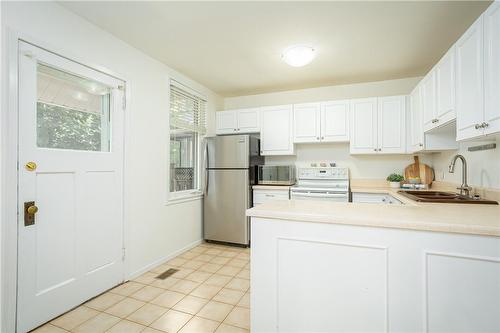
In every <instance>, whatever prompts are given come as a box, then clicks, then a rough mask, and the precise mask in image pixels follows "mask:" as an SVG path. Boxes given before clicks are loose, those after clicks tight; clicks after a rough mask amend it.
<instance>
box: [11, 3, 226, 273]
mask: <svg viewBox="0 0 500 333" xmlns="http://www.w3.org/2000/svg"><path fill="white" fill-rule="evenodd" d="M1 6H2V16H3V17H2V18H3V21H2V32H5V30H6V29H10V30H12V31H15V32H17V33H20V34H22V36H23V37H25V38H27V39H28V40H29V41H32V42H35V43H37V42H41V43H43V44H44V46H48V48H49V49H52V50H54V51H57V52H58V53H61V54H64V55H65V56H67V57H70V58H74V57H76V58H77V59H79V60H83V61H84V62H85V63H86V64H91V65H95V66H99V67H101V68H104V69H106V70H108V71H111V72H113V73H116V74H118V76H120V77H122V78H125V79H126V80H127V89H128V92H129V94H130V95H129V96H130V98H129V100H128V105H127V107H128V109H127V113H126V129H125V133H126V150H125V223H126V224H128V225H129V226H130V229H129V230H130V233H129V240H130V243H129V248H128V249H127V255H128V259H127V260H128V271H129V273H134V272H138V271H140V270H142V269H144V268H146V267H148V266H149V265H151V264H153V263H155V262H157V261H158V260H162V259H163V258H165V257H167V256H169V255H172V254H174V253H175V252H176V251H178V250H180V249H182V248H184V247H186V246H189V245H190V244H193V243H194V242H197V241H200V240H201V237H202V201H201V200H197V201H191V202H187V203H180V204H176V205H170V206H167V205H166V196H167V189H168V178H167V176H168V173H167V165H168V135H169V127H168V107H169V100H168V91H169V90H168V89H169V78H175V79H176V80H178V81H180V82H181V83H183V84H185V85H187V86H189V87H191V88H193V89H194V90H196V91H198V92H200V93H201V94H203V95H205V96H206V97H207V98H208V109H209V132H213V129H214V119H215V118H214V117H215V113H214V111H215V109H216V107H218V104H219V106H220V105H221V103H222V100H221V99H220V98H219V97H218V96H217V95H216V94H214V93H213V92H211V91H210V90H208V89H206V88H205V87H203V86H201V85H200V84H197V83H196V82H193V81H192V80H190V79H189V78H187V77H184V76H183V75H181V74H179V73H177V72H176V71H174V70H172V69H171V68H169V67H167V66H165V65H163V64H162V63H160V62H158V61H156V60H153V59H152V58H150V57H148V56H146V55H145V54H143V53H142V52H140V51H138V50H137V49H134V48H132V47H131V46H129V45H127V44H125V43H124V42H122V41H120V40H118V39H117V38H115V37H114V36H112V35H110V34H108V33H107V32H105V31H103V30H101V29H99V28H98V27H96V26H94V25H92V24H90V23H89V22H87V21H85V20H83V19H82V18H80V17H78V16H76V15H74V14H72V13H71V12H69V11H67V10H65V9H64V8H62V7H61V6H59V5H57V4H56V3H52V2H3V1H2V2H1ZM4 46H5V44H3V45H2V59H4V58H5V57H6V50H5V47H4ZM5 81H6V76H3V77H2V82H5ZM4 106H5V105H4V104H3V105H2V109H4ZM2 120H4V119H2ZM4 180H5V179H3V181H4ZM13 194H14V193H12V195H13ZM3 223H9V224H16V221H15V220H7V221H2V224H3Z"/></svg>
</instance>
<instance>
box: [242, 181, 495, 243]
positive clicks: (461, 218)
mask: <svg viewBox="0 0 500 333" xmlns="http://www.w3.org/2000/svg"><path fill="white" fill-rule="evenodd" d="M351 190H352V192H365V193H385V194H390V195H392V196H394V197H395V198H397V199H398V200H400V201H402V202H403V203H404V205H385V204H368V203H339V202H328V201H309V200H307V201H302V200H282V201H271V202H266V203H264V204H261V205H258V206H256V207H253V208H250V209H248V210H247V216H251V217H262V218H270V219H283V220H291V221H303V222H315V223H334V224H349V225H359V226H370V227H385V228H399V229H411V230H421V231H437V232H449V233H460V234H469V235H484V236H495V237H500V205H481V204H451V203H450V204H446V203H419V202H415V201H412V200H410V199H408V198H406V197H404V196H401V195H400V194H398V193H397V190H395V189H390V188H365V187H355V188H352V189H351Z"/></svg>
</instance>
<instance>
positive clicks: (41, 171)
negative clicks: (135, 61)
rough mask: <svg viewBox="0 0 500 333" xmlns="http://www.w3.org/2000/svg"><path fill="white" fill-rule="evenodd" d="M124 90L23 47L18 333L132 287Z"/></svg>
mask: <svg viewBox="0 0 500 333" xmlns="http://www.w3.org/2000/svg"><path fill="white" fill-rule="evenodd" d="M120 84H123V83H122V82H121V81H119V80H117V79H115V78H113V77H110V76H108V75H105V74H103V73H100V72H97V71H95V70H92V69H90V68H88V67H86V66H83V65H80V64H77V63H75V62H72V61H70V60H68V59H66V58H63V57H60V56H57V55H54V54H52V53H50V52H47V51H44V50H42V49H39V48H37V47H34V46H32V45H30V44H27V43H24V42H20V44H19V151H18V158H19V173H18V175H19V179H18V181H19V185H18V186H19V192H18V193H19V197H18V211H19V221H18V235H19V236H18V237H19V239H18V249H19V251H18V302H17V327H18V332H26V331H28V330H30V329H33V328H34V327H37V326H39V325H41V324H43V323H44V322H46V321H48V320H50V319H52V318H54V317H56V316H58V315H60V314H62V313H64V312H66V311H68V310H70V309H71V308H73V307H75V306H77V305H79V304H80V303H82V302H84V301H86V300H87V299H89V298H91V297H93V296H96V295H97V294H99V293H101V292H103V291H105V290H107V289H109V288H111V287H113V286H115V285H117V284H119V283H120V282H122V281H123V250H124V249H123V213H122V210H123V204H122V196H123V194H122V192H123V191H122V187H123V176H122V169H123V93H122V91H121V90H120V88H119V85H120ZM37 209H38V210H37Z"/></svg>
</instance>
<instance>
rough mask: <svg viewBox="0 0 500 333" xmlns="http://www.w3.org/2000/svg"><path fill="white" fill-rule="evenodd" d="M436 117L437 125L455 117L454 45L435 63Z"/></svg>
mask: <svg viewBox="0 0 500 333" xmlns="http://www.w3.org/2000/svg"><path fill="white" fill-rule="evenodd" d="M436 118H437V120H438V123H437V124H438V125H443V124H446V123H447V122H449V121H452V120H454V119H455V118H456V114H455V47H452V48H451V49H450V50H449V51H448V52H447V53H446V54H445V55H444V57H443V58H442V59H441V60H440V61H439V63H438V64H437V65H436Z"/></svg>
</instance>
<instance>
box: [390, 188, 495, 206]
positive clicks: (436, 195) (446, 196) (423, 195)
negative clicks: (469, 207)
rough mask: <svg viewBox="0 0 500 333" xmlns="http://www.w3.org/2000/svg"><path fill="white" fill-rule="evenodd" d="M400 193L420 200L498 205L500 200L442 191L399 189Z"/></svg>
mask: <svg viewBox="0 0 500 333" xmlns="http://www.w3.org/2000/svg"><path fill="white" fill-rule="evenodd" d="M398 193H399V194H401V195H403V196H405V197H407V198H409V199H411V200H414V201H418V202H439V203H461V204H487V205H498V202H496V201H492V200H484V199H474V198H471V197H468V196H465V195H461V194H457V193H452V192H440V191H398Z"/></svg>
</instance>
